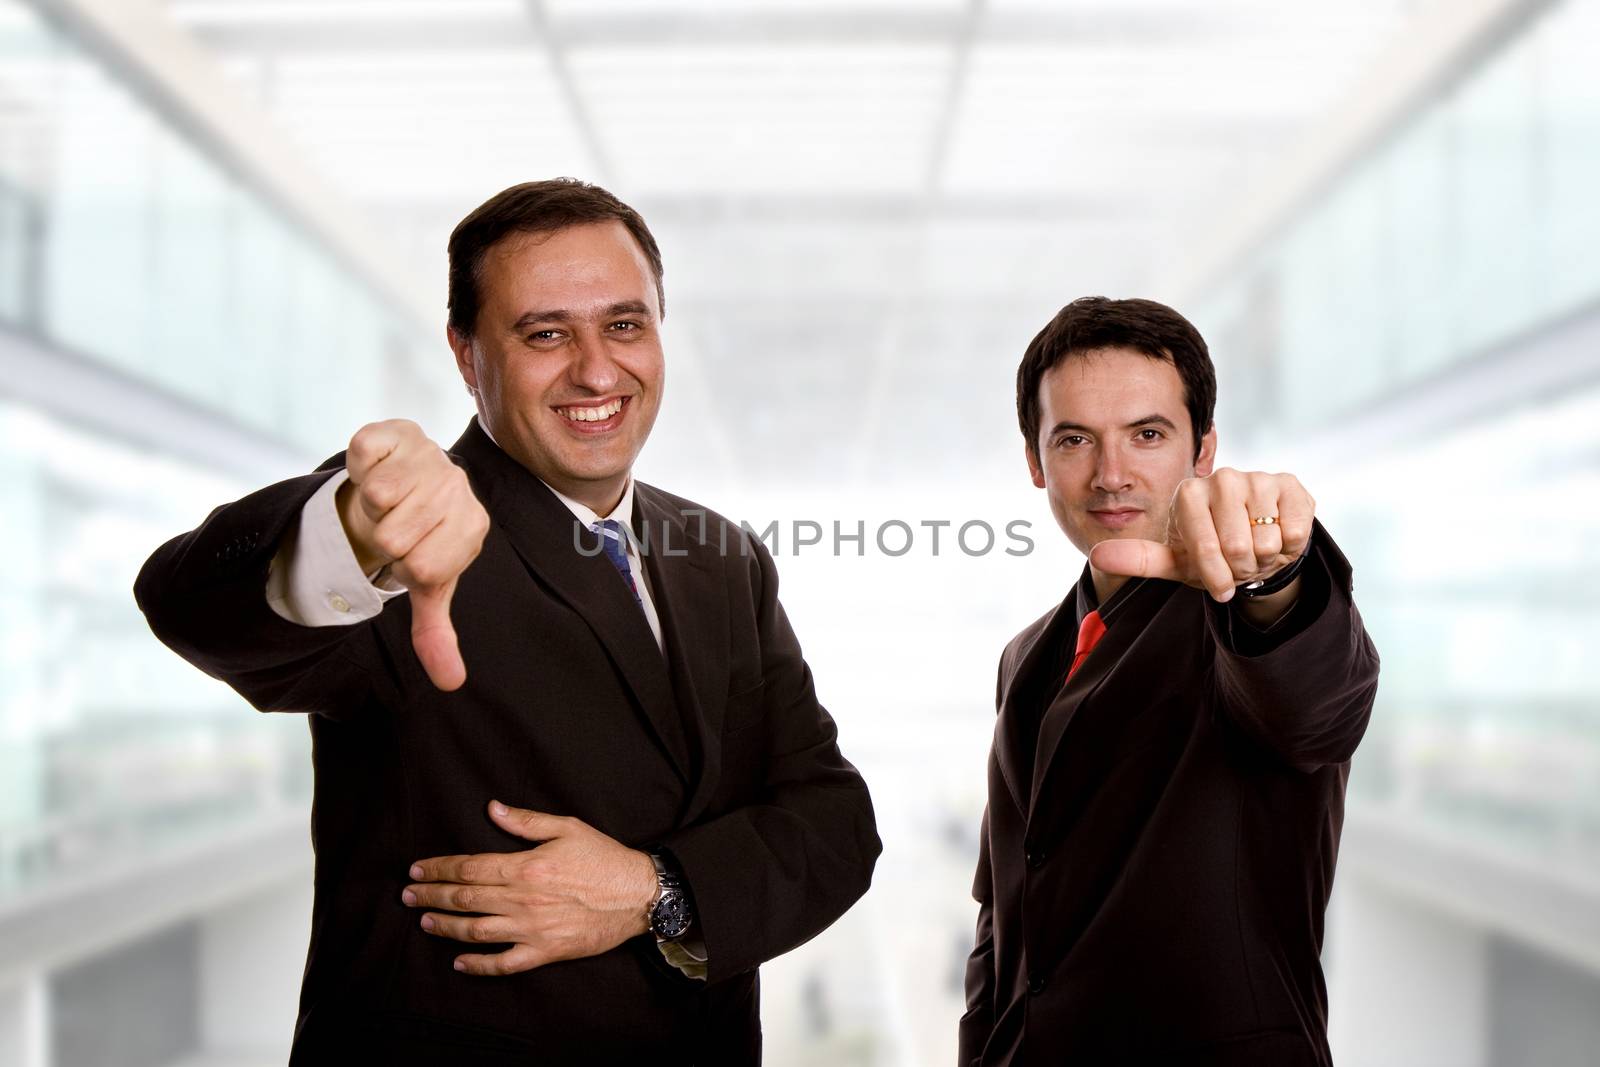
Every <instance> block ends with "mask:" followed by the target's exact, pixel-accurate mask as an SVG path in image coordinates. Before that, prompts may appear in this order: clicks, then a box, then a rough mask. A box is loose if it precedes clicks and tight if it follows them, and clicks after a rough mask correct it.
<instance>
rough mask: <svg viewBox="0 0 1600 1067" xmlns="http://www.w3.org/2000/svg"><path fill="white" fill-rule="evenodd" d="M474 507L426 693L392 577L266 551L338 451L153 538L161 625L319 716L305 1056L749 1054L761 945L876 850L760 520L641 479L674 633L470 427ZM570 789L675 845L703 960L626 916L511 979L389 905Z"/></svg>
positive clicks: (234, 680)
mask: <svg viewBox="0 0 1600 1067" xmlns="http://www.w3.org/2000/svg"><path fill="white" fill-rule="evenodd" d="M451 455H452V457H453V458H454V460H455V461H456V462H457V463H458V464H460V465H461V466H462V467H463V468H464V469H465V470H466V471H467V473H468V475H469V477H470V479H471V482H472V485H473V489H474V491H475V492H476V493H477V494H478V497H479V499H480V500H481V501H482V502H483V504H484V506H485V508H486V509H487V511H488V513H489V515H490V518H491V521H492V526H491V529H490V531H489V534H488V536H487V538H486V540H485V542H484V545H483V551H482V553H481V555H480V556H479V557H478V559H477V560H476V561H475V562H474V563H473V565H472V566H471V567H470V568H469V569H468V570H467V571H466V572H465V573H464V574H463V575H462V577H461V580H460V584H459V587H458V589H457V592H456V595H455V598H454V600H453V602H452V608H451V617H452V619H453V621H454V623H455V627H456V631H457V634H458V636H459V638H460V647H461V653H462V656H463V658H464V659H465V661H466V666H467V682H466V685H465V686H464V687H463V688H462V689H460V690H458V691H456V692H454V693H444V692H440V691H439V690H437V689H435V688H434V687H433V686H432V685H431V684H430V683H429V681H428V679H427V677H426V676H425V675H424V674H423V672H422V669H421V666H420V664H419V663H418V662H417V660H416V657H415V655H414V653H413V652H412V650H411V646H410V623H411V619H410V614H411V613H410V604H409V598H405V597H402V598H399V599H396V600H394V601H392V602H390V603H389V604H388V605H387V606H386V607H385V608H384V610H383V612H382V614H381V615H379V616H378V617H377V618H375V619H373V620H370V621H368V622H365V623H360V624H357V625H354V626H349V627H321V628H310V627H301V626H297V625H294V624H292V623H289V622H287V621H285V620H284V619H282V618H280V617H279V616H278V615H276V614H275V613H274V612H273V611H272V610H271V609H270V607H269V606H268V605H267V602H266V597H265V582H266V578H267V573H268V565H269V562H270V560H271V558H272V556H273V554H274V552H275V551H276V548H277V546H278V544H279V543H280V541H281V539H282V537H283V536H284V534H285V532H286V531H287V530H289V529H291V528H292V526H293V524H295V523H296V522H297V521H298V516H299V513H300V511H301V509H302V507H303V506H304V504H305V502H306V501H307V500H308V499H309V498H310V497H311V495H312V494H313V493H314V492H315V491H316V489H317V488H318V487H319V486H320V485H321V484H322V483H323V482H324V481H325V480H326V478H327V477H329V474H328V473H326V472H331V471H337V470H339V469H341V468H342V467H343V464H344V458H343V456H342V455H340V456H336V457H334V458H332V459H330V460H329V461H328V462H327V463H326V464H324V465H323V467H322V468H320V471H321V472H322V473H316V474H312V475H307V476H304V477H300V478H295V479H291V480H289V481H286V482H281V483H279V484H277V485H274V486H270V487H268V488H266V489H262V490H260V491H258V492H256V493H253V494H251V495H250V496H247V497H245V498H243V499H242V500H239V501H237V502H235V503H233V504H229V505H225V506H223V507H221V508H218V509H217V510H216V511H214V512H212V514H211V515H210V516H209V517H208V518H207V519H206V521H205V522H204V523H203V524H202V525H201V526H200V527H199V528H198V529H196V530H194V531H192V532H190V533H187V534H184V535H183V536H181V537H178V538H176V539H175V540H173V541H170V542H168V543H167V544H166V545H163V546H162V547H161V548H160V549H159V550H157V551H156V553H155V554H154V555H153V556H152V557H151V558H150V560H149V561H148V562H147V563H146V564H145V567H144V569H143V571H142V572H141V573H140V575H139V579H138V582H137V584H136V587H135V593H136V596H137V598H138V601H139V604H140V606H141V607H142V608H143V609H144V611H145V613H146V616H147V617H148V619H149V622H150V625H151V627H152V629H153V630H154V631H155V632H156V634H157V636H158V637H160V638H161V640H162V641H164V642H165V643H166V644H167V645H169V646H170V647H172V648H173V649H174V650H175V651H177V652H178V653H179V654H180V655H182V656H183V657H184V658H186V659H188V660H189V661H190V662H191V663H194V664H195V665H196V666H198V667H200V668H201V669H202V670H204V671H206V672H207V673H208V674H211V675H213V676H215V677H217V678H221V679H222V680H224V681H226V682H227V683H228V684H229V685H231V686H233V687H234V688H235V689H236V690H238V691H239V692H240V693H241V694H242V695H243V696H244V697H245V698H246V699H248V700H249V701H250V702H251V703H252V704H253V705H255V707H257V708H258V709H261V710H263V711H301V712H312V713H314V714H312V715H311V717H310V723H311V732H312V738H313V745H314V749H313V751H314V755H313V759H314V763H315V770H316V799H315V804H314V807H313V812H312V836H313V841H314V844H315V847H316V856H317V860H316V891H315V908H314V916H313V920H312V931H311V945H310V952H309V956H308V959H307V963H306V972H305V977H304V982H303V985H302V991H301V1005H300V1017H299V1022H298V1025H297V1028H296V1037H295V1061H296V1062H300V1063H321V1062H331V1061H332V1060H333V1059H334V1057H336V1056H349V1055H357V1056H359V1057H360V1058H362V1059H363V1060H364V1061H365V1062H374V1063H376V1062H382V1063H411V1062H418V1063H421V1062H424V1061H431V1060H432V1059H436V1058H437V1056H439V1055H450V1056H453V1057H454V1059H453V1060H452V1061H451V1062H473V1063H506V1064H511V1063H518V1064H522V1063H540V1064H545V1063H549V1064H565V1063H584V1064H589V1063H612V1062H633V1063H645V1062H648V1063H652V1064H659V1063H691V1062H692V1063H754V1062H757V1061H758V1060H759V1056H760V1051H759V1050H760V1030H759V1020H758V1016H757V1010H758V993H757V989H758V987H757V977H756V966H757V965H758V964H759V963H761V962H762V961H764V960H767V959H770V958H772V957H773V956H776V955H778V954H780V953H782V952H785V951H787V950H789V949H791V948H794V947H795V946H796V945H799V944H800V943H802V942H804V941H805V940H807V939H808V938H810V937H812V936H813V935H815V934H816V933H818V932H819V931H821V930H822V929H824V928H825V927H826V926H828V925H829V924H830V923H831V922H833V921H834V919H836V918H837V917H838V916H839V915H840V914H842V913H843V912H844V911H845V909H846V908H848V907H849V906H850V904H851V903H853V902H854V901H855V900H856V899H857V898H858V897H859V896H860V895H861V894H862V893H863V892H865V890H866V888H867V885H868V883H869V880H870V877H871V872H872V868H873V864H874V861H875V859H876V857H877V854H878V852H879V849H880V845H879V841H878V837H877V834H876V831H875V828H874V822H873V814H872V807H871V802H870V800H869V798H868V795H867V790H866V787H865V785H864V783H863V782H862V780H861V777H860V775H858V774H857V773H856V770H855V768H853V767H852V766H851V765H850V764H849V763H848V762H847V761H846V760H845V759H844V758H843V756H841V755H840V752H839V749H838V746H837V744H836V743H835V736H836V735H835V729H834V724H833V721H832V719H831V718H829V716H828V714H827V712H826V711H824V710H823V709H822V708H821V707H820V706H819V705H818V703H817V699H816V695H815V693H814V691H813V687H812V681H811V675H810V671H809V670H808V668H807V667H806V664H805V661H804V660H803V659H802V657H801V653H800V645H799V643H798V641H797V640H796V638H795V635H794V633H793V631H792V630H791V629H790V627H789V623H788V620H787V618H786V617H785V615H784V612H783V609H782V607H781V606H780V605H779V603H778V599H777V586H778V579H777V574H776V572H775V570H774V568H773V564H772V559H771V557H770V556H769V554H768V553H767V551H766V550H765V548H764V546H762V545H761V544H760V542H759V541H758V540H756V539H754V538H751V537H749V536H746V534H745V532H744V531H743V530H741V529H740V528H739V527H738V526H734V525H730V524H728V523H727V522H726V521H725V520H723V519H722V518H721V517H719V516H717V515H715V514H712V513H710V512H707V511H705V510H704V509H700V508H697V507H696V506H695V505H693V504H691V503H690V502H688V501H685V500H681V499H679V498H677V497H674V496H671V495H669V494H667V493H664V492H661V491H660V490H658V489H654V488H652V487H650V486H647V485H644V484H638V485H637V486H636V489H635V509H636V513H635V515H634V524H635V528H636V529H637V530H638V531H640V533H641V535H642V536H646V537H648V538H649V544H648V555H647V557H646V560H645V564H646V566H647V568H648V570H649V576H650V581H651V590H652V593H653V596H654V599H655V603H656V607H657V609H658V611H659V613H660V616H661V623H662V629H663V632H664V637H665V642H666V654H665V656H664V657H663V655H662V653H661V651H660V649H658V647H657V645H656V642H655V639H654V637H653V635H652V634H651V632H650V628H649V626H648V624H647V623H646V621H645V618H644V615H643V613H642V612H641V611H640V609H639V606H638V604H637V603H636V602H635V601H634V599H633V596H632V594H631V593H630V591H629V590H628V588H627V586H626V584H625V583H624V582H622V581H621V580H620V579H619V577H618V575H617V573H616V571H615V570H614V569H613V567H612V564H611V563H610V562H609V561H607V559H606V558H605V557H604V556H603V555H600V554H598V553H596V554H594V555H585V554H583V553H582V552H579V551H578V550H577V549H576V547H575V545H576V544H577V543H578V542H577V541H575V540H574V539H575V537H576V538H580V539H586V540H585V541H584V542H583V543H585V544H587V545H588V546H589V547H590V548H591V550H592V549H593V548H594V547H595V542H594V535H592V534H591V533H589V532H588V531H587V530H585V529H583V528H582V527H581V524H579V523H578V522H577V520H576V519H574V517H573V515H572V513H571V512H570V511H569V510H568V509H567V508H566V507H565V506H564V505H563V504H562V503H561V502H560V501H559V500H558V499H557V498H556V497H555V496H554V494H552V493H551V492H550V491H549V489H548V488H546V487H545V486H544V485H543V484H542V483H541V482H540V481H539V480H538V479H537V478H535V477H534V476H533V475H532V474H530V473H529V472H528V471H527V470H525V469H524V468H523V467H522V466H521V465H519V464H518V463H516V462H515V461H514V460H512V459H511V458H510V457H509V456H507V455H506V454H505V453H504V452H502V451H501V450H500V449H499V448H498V447H497V446H495V444H494V443H493V442H492V441H490V440H489V438H488V437H487V435H486V434H484V433H483V431H482V430H481V429H480V428H479V427H478V425H477V424H476V422H474V423H473V425H472V426H470V427H469V428H468V430H467V432H466V433H465V434H464V435H463V436H462V437H461V439H460V440H459V441H458V442H456V444H455V446H454V447H453V449H452V451H451ZM491 797H494V798H499V799H501V800H504V801H506V802H507V803H510V804H514V805H518V806H522V807H528V808H534V809H538V810H541V811H547V812H553V813H557V814H563V815H574V816H577V817H579V818H581V819H583V820H585V821H586V822H588V823H590V824H592V825H593V826H595V827H597V828H598V829H600V830H602V831H603V832H605V833H607V834H609V835H611V836H613V837H615V838H617V839H618V840H620V841H622V842H624V843H625V844H628V845H631V846H634V847H646V846H658V845H659V846H665V847H666V848H668V849H669V850H670V851H671V852H672V853H673V854H674V855H675V857H676V858H677V860H678V862H679V863H680V864H681V865H682V868H683V870H684V873H685V874H686V876H687V881H688V883H689V885H690V886H691V888H692V890H693V893H694V897H695V901H696V905H697V908H698V912H699V917H700V925H701V932H702V933H703V936H704V939H705V944H706V948H707V949H708V951H709V953H710V973H709V982H700V981H695V980H691V979H688V978H686V977H684V976H683V975H681V974H679V973H678V972H677V971H676V970H674V969H673V968H671V967H670V966H668V965H667V964H666V963H665V962H664V961H663V960H662V959H661V958H660V954H659V952H658V951H657V949H656V947H655V945H654V943H653V941H652V940H651V939H649V938H647V937H641V938H637V939H635V940H634V941H631V942H629V943H628V944H625V945H623V946H620V947H618V948H616V949H614V950H612V951H610V952H607V953H604V954H602V955H600V956H596V957H592V958H588V959H581V960H572V961H568V962H563V963H555V964H551V965H549V966H546V967H542V968H538V969H536V970H533V971H529V972H526V973H522V974H517V975H512V976H507V977H495V978H484V977H471V976H467V975H462V974H459V973H457V972H456V971H454V970H453V969H452V967H451V961H452V959H453V958H454V957H455V955H456V954H457V953H459V952H460V951H462V950H463V946H462V945H461V944H459V943H455V942H451V941H447V940H443V939H440V938H435V937H431V936H428V935H426V934H423V933H422V932H421V931H420V929H419V928H418V925H417V924H418V919H419V913H418V912H417V911H416V910H414V909H410V908H407V907H405V906H404V905H402V904H401V902H400V891H401V889H402V887H403V886H404V885H405V884H406V883H407V881H408V880H409V879H408V876H407V868H408V866H409V865H410V863H411V862H412V861H414V860H416V859H420V858H423V857H426V856H437V855H450V854H458V853H469V852H489V851H499V852H508V851H520V850H522V849H525V848H528V847H530V845H529V843H528V842H526V841H523V840H521V839H518V838H515V837H512V836H510V835H508V834H506V833H504V832H502V831H500V830H499V829H497V828H496V827H495V826H494V825H493V824H492V823H491V822H490V821H489V820H488V818H487V816H486V814H485V810H484V806H485V804H486V803H487V802H488V800H489V799H490V798H491Z"/></svg>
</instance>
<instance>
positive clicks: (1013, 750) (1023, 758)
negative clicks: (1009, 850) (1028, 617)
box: [995, 586, 1078, 815]
mask: <svg viewBox="0 0 1600 1067" xmlns="http://www.w3.org/2000/svg"><path fill="white" fill-rule="evenodd" d="M1076 597H1077V586H1073V591H1072V592H1071V593H1068V594H1067V598H1066V599H1065V600H1063V601H1062V602H1061V604H1060V605H1058V606H1057V607H1056V610H1055V612H1054V613H1053V614H1051V616H1050V617H1049V619H1048V620H1047V621H1046V622H1045V624H1044V626H1043V628H1042V629H1041V630H1040V631H1039V635H1038V636H1037V637H1036V638H1034V641H1033V644H1032V645H1030V646H1029V647H1028V649H1027V651H1026V652H1024V653H1023V656H1022V660H1021V662H1019V663H1018V664H1017V667H1016V669H1015V670H1014V671H1012V672H1011V676H1010V677H1009V678H1008V679H1006V682H1005V691H1004V693H1003V694H1002V695H1001V698H1000V718H999V721H998V722H997V723H996V725H995V731H996V736H997V744H996V745H995V760H996V762H997V763H998V764H999V765H1000V776H1001V777H1002V778H1004V779H1005V783H1006V788H1007V789H1008V790H1010V792H1011V799H1012V800H1014V801H1016V804H1017V810H1018V811H1020V812H1022V814H1023V815H1027V813H1028V798H1029V796H1030V795H1031V793H1032V782H1033V754H1034V749H1035V747H1036V741H1037V738H1038V733H1039V715H1038V709H1039V708H1040V707H1042V706H1044V705H1045V704H1046V703H1048V702H1049V700H1050V692H1049V688H1048V687H1049V686H1050V685H1052V684H1053V682H1054V678H1055V675H1056V673H1057V672H1056V669H1055V668H1056V665H1057V664H1058V663H1059V661H1060V652H1061V647H1062V643H1063V642H1071V641H1072V640H1073V638H1074V636H1075V635H1076V633H1077V625H1078V623H1077V618H1076V615H1075V613H1074V611H1075V604H1076Z"/></svg>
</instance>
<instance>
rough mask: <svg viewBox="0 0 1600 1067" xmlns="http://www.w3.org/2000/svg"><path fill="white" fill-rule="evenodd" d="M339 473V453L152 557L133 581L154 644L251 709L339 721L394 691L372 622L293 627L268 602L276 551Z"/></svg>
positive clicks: (391, 668)
mask: <svg viewBox="0 0 1600 1067" xmlns="http://www.w3.org/2000/svg"><path fill="white" fill-rule="evenodd" d="M343 466H344V457H343V455H342V454H340V455H339V456H335V457H333V458H332V459H330V460H329V461H328V462H327V463H325V464H323V466H322V467H320V468H319V469H318V470H317V471H316V472H314V473H312V474H308V475H303V476H301V477H299V478H291V479H289V480H287V481H283V482H279V483H277V484H276V485H271V486H268V487H267V488H265V489H261V490H258V491H256V492H254V493H252V494H250V495H249V496H246V497H243V498H242V499H240V500H237V501H234V502H233V503H231V504H224V505H222V506H221V507H219V508H217V509H216V510H214V511H213V512H211V514H210V515H208V516H207V517H206V520H205V521H204V522H202V523H201V524H200V525H199V526H198V527H196V528H195V529H193V530H191V531H189V532H188V533H186V534H182V535H180V536H178V537H175V538H173V539H172V540H171V541H168V542H167V543H166V544H164V545H162V546H161V547H160V548H158V549H156V551H155V553H154V554H153V555H151V557H150V558H149V559H148V560H146V561H145V565H144V567H143V568H142V569H141V570H140V571H139V577H138V579H137V580H136V581H135V582H134V587H133V591H134V599H135V600H136V601H137V602H138V604H139V608H140V610H141V611H143V612H144V614H145V619H146V621H147V622H148V623H149V624H150V628H151V630H152V631H154V633H155V635H156V637H158V638H159V639H160V640H161V642H162V643H163V644H165V645H166V646H167V647H168V648H171V649H172V650H173V651H174V652H176V653H178V655H180V656H182V657H183V658H184V659H186V660H188V661H189V662H190V663H192V664H194V665H195V666H196V667H198V668H200V669H201V670H202V671H204V672H205V673H206V674H209V675H211V676H212V677H213V678H218V679H220V680H222V681H224V682H226V683H228V685H230V686H232V687H233V688H234V690H236V691H237V692H238V693H239V694H240V695H241V696H243V697H244V698H245V699H246V700H248V701H249V702H250V703H251V705H253V706H254V707H255V708H256V709H257V710H260V711H305V712H321V713H324V714H327V715H330V716H333V717H341V716H345V715H349V714H351V713H353V712H354V711H355V710H357V709H359V708H361V707H363V706H365V704H366V702H367V698H368V697H369V696H370V695H371V694H372V693H373V692H374V691H375V690H382V691H386V692H387V693H388V694H390V695H392V694H393V692H394V689H395V680H394V679H395V676H396V670H397V668H396V666H395V663H394V657H393V656H391V655H390V654H389V653H388V652H387V651H386V650H385V648H384V647H383V646H382V644H381V643H380V638H379V634H378V631H377V627H376V625H375V620H374V621H369V622H365V623H360V624H357V625H355V626H348V627H344V626H339V627H309V626H300V625H297V624H296V623H293V622H290V621H289V620H287V619H285V618H283V617H282V616H280V615H279V614H278V613H277V612H275V611H273V609H272V607H271V606H270V604H269V603H268V598H267V579H268V572H269V569H270V566H271V562H272V559H273V557H274V555H275V554H276V553H277V550H278V547H279V545H280V544H281V543H282V541H283V539H284V538H285V537H286V536H293V531H294V529H295V526H296V523H297V521H298V519H299V516H300V514H301V511H302V509H303V508H304V506H305V504H306V502H307V501H309V500H310V499H311V497H312V496H313V495H314V494H315V493H316V492H317V490H318V489H319V488H321V486H322V484H323V483H324V482H325V481H327V480H328V478H330V477H331V476H332V475H333V474H334V472H336V471H338V470H340V469H343Z"/></svg>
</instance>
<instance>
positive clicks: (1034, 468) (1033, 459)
mask: <svg viewBox="0 0 1600 1067" xmlns="http://www.w3.org/2000/svg"><path fill="white" fill-rule="evenodd" d="M1022 451H1023V452H1024V453H1025V454H1026V455H1027V457H1028V473H1029V474H1030V475H1032V476H1033V484H1034V486H1035V487H1037V488H1039V489H1043V488H1044V467H1043V465H1041V464H1040V463H1039V452H1038V450H1037V449H1035V448H1034V447H1033V446H1032V445H1030V444H1029V443H1028V442H1026V441H1024V442H1022Z"/></svg>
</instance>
